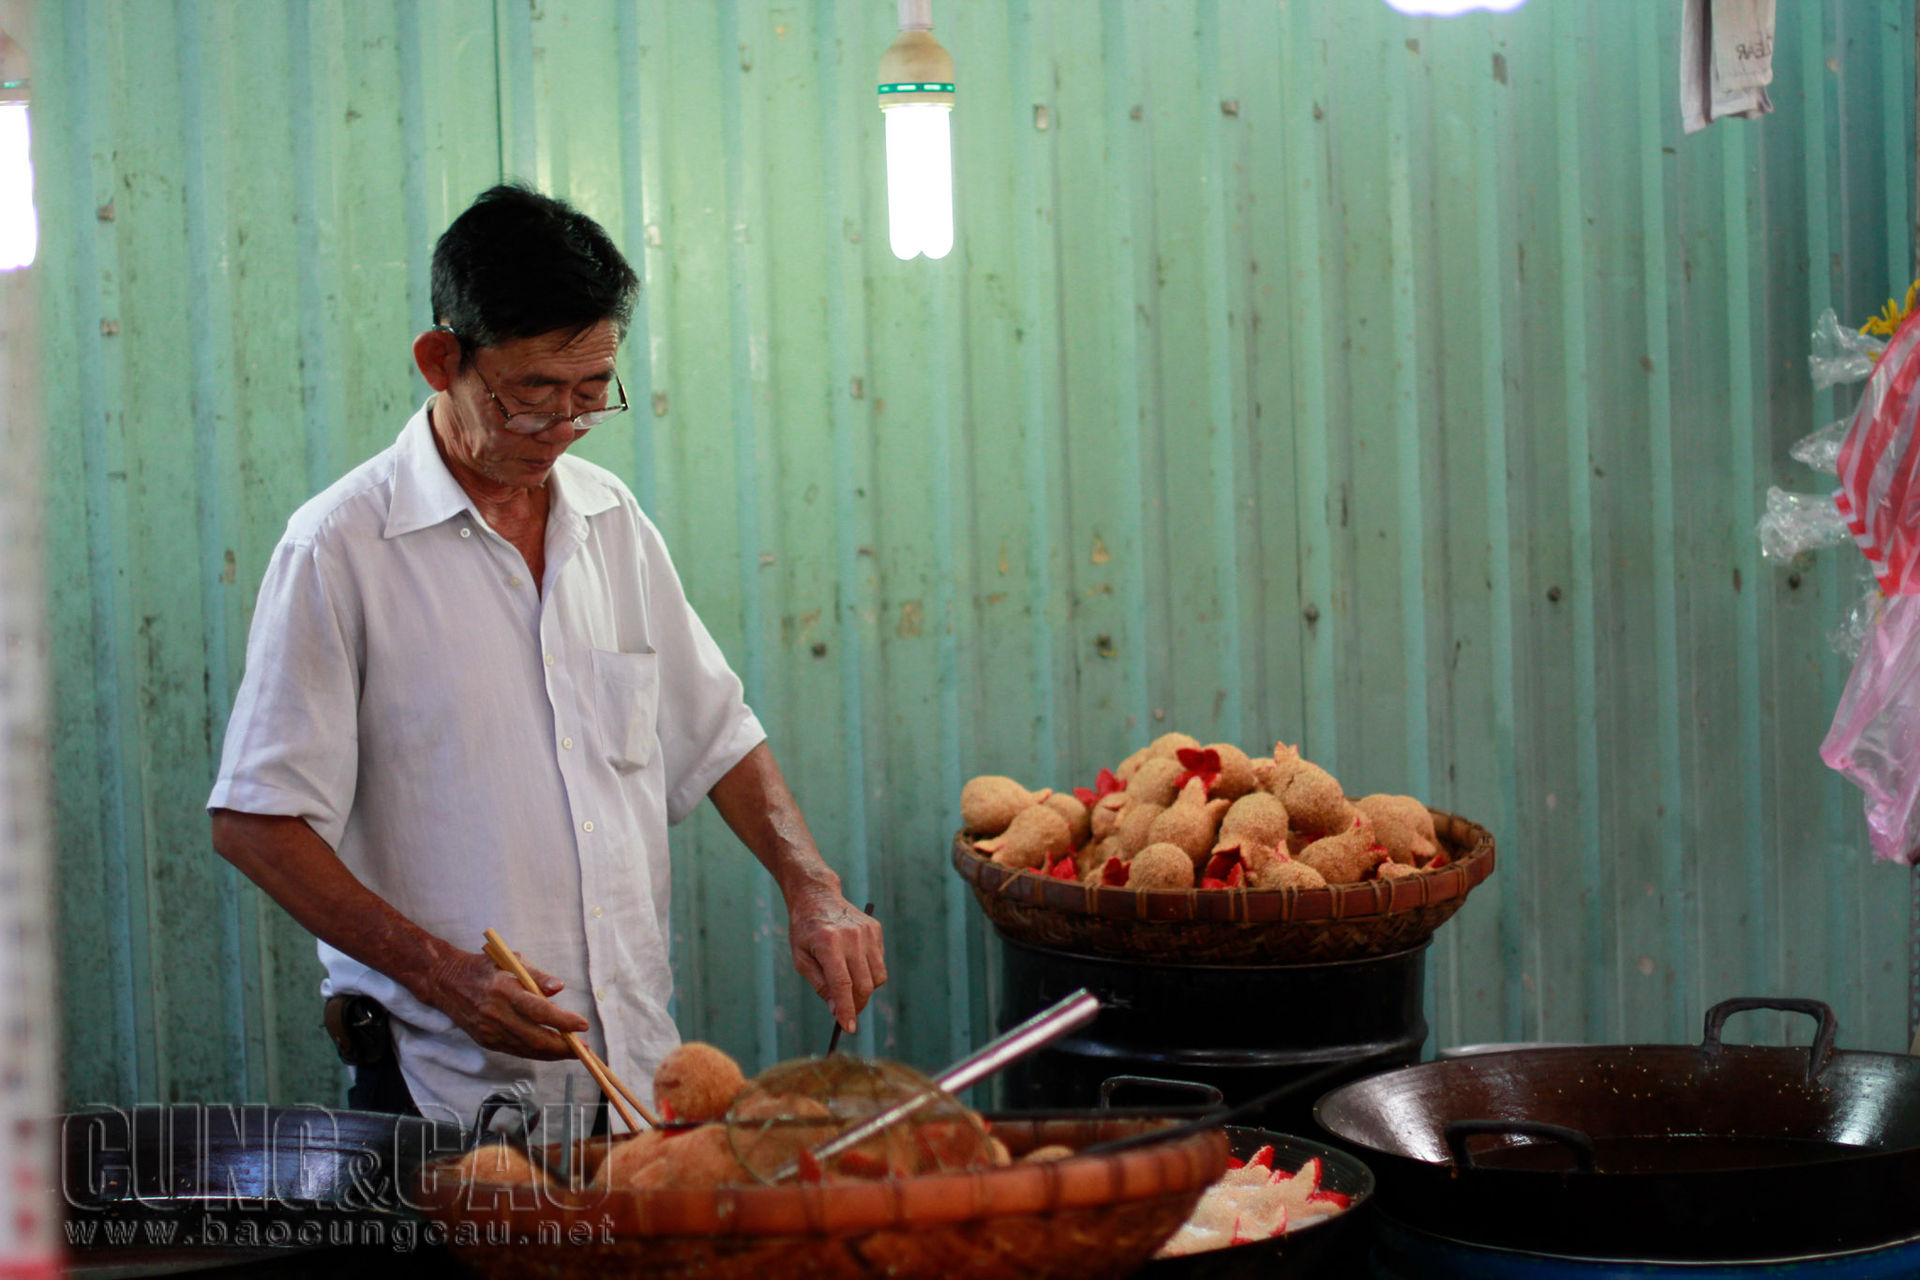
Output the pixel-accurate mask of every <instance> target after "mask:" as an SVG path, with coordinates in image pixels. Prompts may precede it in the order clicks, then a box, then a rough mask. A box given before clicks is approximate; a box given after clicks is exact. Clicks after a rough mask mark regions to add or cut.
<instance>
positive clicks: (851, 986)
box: [787, 891, 887, 1031]
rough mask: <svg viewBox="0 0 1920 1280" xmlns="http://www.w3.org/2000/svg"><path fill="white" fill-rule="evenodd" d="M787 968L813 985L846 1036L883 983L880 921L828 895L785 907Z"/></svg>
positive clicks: (799, 899) (804, 896)
mask: <svg viewBox="0 0 1920 1280" xmlns="http://www.w3.org/2000/svg"><path fill="white" fill-rule="evenodd" d="M787 936H788V939H789V940H790V941H791V942H792V944H793V967H794V968H796V969H798V970H799V971H800V976H801V977H803V978H805V979H806V980H807V981H808V982H810V983H812V984H813V989H814V990H815V991H817V992H819V993H820V998H821V999H822V1000H825V1001H826V1002H827V1004H828V1006H829V1007H830V1008H831V1009H832V1010H833V1017H834V1021H836V1022H838V1023H839V1024H840V1026H841V1029H842V1030H845V1031H852V1030H853V1029H854V1026H855V1023H856V1021H857V1019H858V1018H859V1016H860V1011H861V1010H862V1009H865V1008H866V1007H867V1000H868V999H869V998H870V997H871V996H872V995H873V991H874V988H875V987H878V986H879V985H880V984H882V983H883V982H885V981H886V980H887V958H886V953H885V951H884V949H883V948H882V946H881V934H880V922H879V921H878V920H875V919H874V918H873V917H872V916H870V915H867V914H866V913H865V912H863V911H861V910H860V909H859V908H858V907H855V906H854V905H853V904H852V903H851V902H848V901H847V900H846V899H845V898H843V897H841V896H840V895H839V894H838V893H834V892H831V891H820V892H815V893H810V894H797V895H795V897H794V899H793V900H792V901H790V902H789V903H788V904H787Z"/></svg>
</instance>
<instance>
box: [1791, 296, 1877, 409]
mask: <svg viewBox="0 0 1920 1280" xmlns="http://www.w3.org/2000/svg"><path fill="white" fill-rule="evenodd" d="M1886 349H1887V343H1886V339H1884V338H1875V337H1870V336H1869V335H1867V334H1864V333H1861V332H1860V331H1859V330H1858V329H1849V328H1847V327H1846V326H1844V325H1842V324H1841V323H1840V317H1839V316H1837V315H1835V314H1834V311H1833V308H1832V307H1828V308H1827V309H1826V310H1825V311H1823V312H1821V313H1820V322H1819V323H1818V324H1817V325H1815V326H1814V329H1813V354H1812V355H1810V356H1808V357H1807V367H1808V368H1809V369H1811V370H1812V371H1813V389H1814V390H1815V391H1825V390H1826V389H1827V388H1828V387H1832V386H1838V385H1839V384H1840V383H1843V382H1859V381H1861V380H1862V379H1864V378H1866V376H1867V375H1868V374H1870V373H1872V372H1873V362H1874V359H1875V358H1876V357H1878V356H1879V354H1880V353H1881V352H1882V351H1885V350H1886Z"/></svg>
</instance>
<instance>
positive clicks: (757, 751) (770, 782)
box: [708, 742, 840, 905]
mask: <svg viewBox="0 0 1920 1280" xmlns="http://www.w3.org/2000/svg"><path fill="white" fill-rule="evenodd" d="M708 794H709V795H710V796H711V798H712V800H713V805H714V808H716V809H718V810H719V811H720V816H721V817H722V818H724V819H726V822H727V826H728V827H730V828H731V829H732V831H733V834H734V835H735V836H737V837H739V840H740V843H741V844H744V845H745V846H747V849H748V851H749V852H751V853H752V854H753V856H754V857H755V858H758V859H759V860H760V865H761V866H763V867H765V868H766V869H767V874H768V875H771V876H772V877H773V880H774V883H775V884H777V885H779V886H780V893H781V896H782V897H784V898H786V900H787V902H788V904H789V905H791V904H792V903H793V901H794V899H795V897H796V895H799V896H805V895H806V894H808V893H828V894H832V895H834V896H835V897H838V896H839V894H840V877H839V876H838V875H837V874H836V873H835V872H834V870H833V868H832V867H830V866H828V865H827V863H826V859H824V858H822V857H821V856H820V849H819V846H818V845H816V844H815V843H814V842H813V833H812V832H810V831H809V830H807V820H806V818H805V817H803V816H802V815H801V813H800V805H799V803H798V802H797V801H795V800H794V798H793V793H792V792H791V791H789V790H788V789H787V782H786V779H785V777H783V776H782V775H781V773H780V766H779V765H778V764H776V763H775V762H774V759H773V751H772V749H771V748H769V747H768V746H767V744H766V743H764V742H763V743H761V744H760V745H759V746H757V747H755V748H754V749H753V750H751V751H749V752H747V754H746V755H744V756H742V757H741V758H740V762H739V763H738V764H736V765H734V766H733V768H731V769H729V770H728V771H727V772H726V774H725V776H723V777H722V778H721V779H720V781H718V782H716V783H714V785H713V790H712V791H711V792H709V793H708Z"/></svg>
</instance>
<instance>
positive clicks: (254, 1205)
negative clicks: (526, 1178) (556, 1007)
mask: <svg viewBox="0 0 1920 1280" xmlns="http://www.w3.org/2000/svg"><path fill="white" fill-rule="evenodd" d="M60 1125H61V1169H60V1183H61V1192H62V1196H63V1199H64V1205H65V1210H66V1219H67V1221H66V1235H67V1241H68V1244H69V1246H70V1247H71V1250H72V1253H71V1256H70V1270H71V1272H72V1273H73V1274H75V1275H79V1276H88V1275H98V1276H102V1277H105V1276H115V1277H119V1276H134V1275H159V1274H167V1273H170V1272H177V1271H180V1270H182V1269H187V1268H195V1267H208V1266H216V1265H217V1266H222V1267H236V1268H237V1267H238V1265H239V1264H242V1263H245V1264H248V1266H247V1270H248V1273H249V1274H251V1273H255V1272H257V1273H258V1274H261V1275H267V1274H271V1275H274V1276H276V1277H281V1276H295V1275H301V1274H304V1273H305V1270H307V1269H311V1267H312V1266H314V1265H321V1264H318V1263H311V1264H309V1263H307V1262H305V1261H304V1260H305V1259H309V1258H322V1257H324V1258H325V1259H327V1260H328V1261H327V1262H326V1263H325V1264H324V1266H322V1270H326V1269H327V1268H333V1269H334V1270H335V1271H337V1269H338V1266H339V1264H340V1262H341V1260H342V1258H343V1256H349V1257H351V1258H353V1260H354V1265H353V1268H352V1269H353V1270H354V1272H355V1273H356V1274H363V1275H365V1274H382V1273H391V1274H408V1275H412V1276H418V1275H421V1274H422V1273H423V1272H424V1271H428V1270H431V1268H432V1266H434V1265H439V1266H441V1267H442V1268H444V1267H445V1266H446V1265H447V1264H445V1263H444V1261H443V1260H442V1259H441V1255H440V1254H439V1251H438V1250H429V1249H424V1248H420V1247H418V1246H419V1245H421V1244H422V1243H424V1242H423V1241H422V1240H421V1237H420V1232H419V1226H420V1224H419V1221H418V1220H417V1219H416V1218H415V1217H414V1215H413V1213H412V1212H411V1207H410V1205H409V1204H408V1194H409V1192H410V1190H411V1188H412V1187H413V1185H414V1182H415V1178H416V1173H415V1171H416V1170H417V1168H418V1167H419V1165H420V1164H421V1163H422V1162H423V1161H425V1160H428V1159H431V1158H433V1157H434V1156H436V1155H441V1154H447V1153H451V1152H455V1151H459V1150H461V1149H462V1147H463V1146H464V1145H465V1138H464V1135H463V1134H462V1133H461V1130H460V1129H459V1127H458V1126H454V1125H436V1124H429V1123H428V1122H427V1121H424V1120H419V1119H406V1118H402V1117H398V1116H390V1115H374V1114H370V1113H367V1112H358V1111H339V1110H330V1109H328V1108H324V1107H267V1106H228V1105H218V1104H180V1105H173V1106H139V1107H133V1108H130V1109H126V1110H117V1109H116V1110H107V1109H103V1110H95V1111H81V1112H75V1113H73V1114H71V1115H67V1116H64V1117H62V1118H61V1121H60ZM369 1264H372V1265H369ZM395 1268H398V1270H395Z"/></svg>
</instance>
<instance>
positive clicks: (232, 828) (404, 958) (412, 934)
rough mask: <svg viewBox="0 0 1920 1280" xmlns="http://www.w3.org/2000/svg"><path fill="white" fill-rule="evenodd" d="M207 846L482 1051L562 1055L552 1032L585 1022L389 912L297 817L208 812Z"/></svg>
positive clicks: (548, 981)
mask: <svg viewBox="0 0 1920 1280" xmlns="http://www.w3.org/2000/svg"><path fill="white" fill-rule="evenodd" d="M213 847H214V849H215V850H217V851H218V852H219V854H220V856H221V857H223V858H225V859H226V860H227V861H229V862H231V863H233V865H234V866H236V867H238V868H239V869H240V870H241V871H242V872H243V873H245V875H246V876H247V878H248V879H249V880H252V881H253V882H254V883H255V884H257V885H259V886H260V887H261V888H262V889H263V890H265V891H266V893H267V896H268V897H270V898H272V899H273V900H274V901H275V902H278V903H279V904H280V905H281V906H282V907H285V908H286V910H287V914H289V915H291V916H292V917H293V918H294V919H295V920H297V921H299V922H300V924H301V925H303V926H305V927H306V928H307V930H308V931H309V932H311V933H312V934H313V935H314V936H315V937H318V938H319V939H321V940H322V941H323V942H326V943H329V944H331V945H332V946H334V947H337V948H338V949H339V950H341V951H343V952H345V953H346V954H347V955H350V956H352V957H353V958H354V959H355V960H358V961H359V962H360V963H361V964H364V965H366V966H367V967H368V968H369V969H373V970H375V971H377V972H380V973H384V974H386V975H387V976H388V977H390V978H392V979H393V980H394V981H395V982H398V983H399V984H400V985H401V986H403V987H405V988H406V989H407V990H408V991H410V992H412V993H413V994H414V995H415V996H416V997H418V998H419V999H420V1000H422V1001H424V1002H425V1003H426V1004H429V1005H431V1006H433V1007H434V1008H436V1009H438V1010H440V1011H441V1012H442V1013H445V1014H446V1015H447V1016H448V1017H450V1018H452V1019H453V1021H454V1023H455V1024H456V1025H457V1026H459V1028H460V1029H461V1030H462V1031H465V1032H466V1033H467V1034H468V1035H470V1036H472V1037H473V1038H474V1039H475V1040H476V1041H478V1042H479V1043H480V1044H481V1045H483V1046H485V1047H486V1048H489V1049H496V1050H498V1051H500V1052H501V1053H512V1054H518V1055H520V1056H521V1057H523V1058H564V1057H567V1056H568V1049H567V1042H566V1040H565V1039H564V1038H563V1037H562V1034H561V1033H562V1032H566V1031H585V1030H586V1029H587V1022H586V1019H584V1018H582V1017H580V1015H578V1014H575V1013H568V1012H567V1011H566V1010H565V1009H562V1008H561V1007H560V1006H559V1005H557V1004H554V1003H553V1002H552V1000H550V999H542V998H541V997H540V996H536V995H534V994H532V993H531V992H529V991H527V990H525V989H524V988H523V987H521V985H520V984H519V982H518V981H516V980H515V979H514V977H513V975H512V974H508V973H502V972H500V970H498V969H496V968H494V967H493V961H491V960H489V959H487V957H486V956H485V955H483V954H481V953H480V952H478V951H462V950H461V949H460V948H458V947H456V946H455V945H453V944H452V943H450V942H448V941H446V940H445V939H443V938H438V937H435V936H434V935H432V934H430V933H428V932H427V931H426V930H424V929H422V928H421V927H420V926H419V925H417V924H415V923H414V922H413V921H411V920H409V919H407V918H406V917H405V916H403V915H401V914H400V913H399V912H398V911H395V910H394V909H393V907H392V906H391V905H390V904H388V903H387V901H386V900H385V899H383V898H381V897H380V896H379V895H378V894H376V893H374V892H373V891H372V890H371V889H368V888H367V887H366V886H365V885H364V884H361V883H360V881H359V880H358V879H357V878H356V877H355V876H354V874H353V873H352V872H351V871H349V870H348V869H347V867H346V864H345V863H343V862H341V861H340V859H339V857H338V855H336V854H335V853H334V851H333V850H332V849H331V848H330V847H329V846H328V845H327V843H326V841H324V840H322V839H321V838H320V837H319V836H317V835H315V834H314V832H313V828H311V827H309V826H308V825H307V824H306V823H305V822H303V821H301V820H300V819H299V818H289V817H281V816H276V815H269V814H254V813H239V812H236V811H235V810H232V809H216V810H214V814H213ZM531 972H532V974H533V978H534V981H535V982H538V983H539V984H540V989H541V990H542V991H544V992H545V993H546V994H547V995H548V996H554V995H557V994H558V993H559V991H560V987H561V983H560V980H559V979H557V978H555V977H554V976H553V975H552V974H549V973H542V972H540V971H539V970H538V969H534V970H531Z"/></svg>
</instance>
